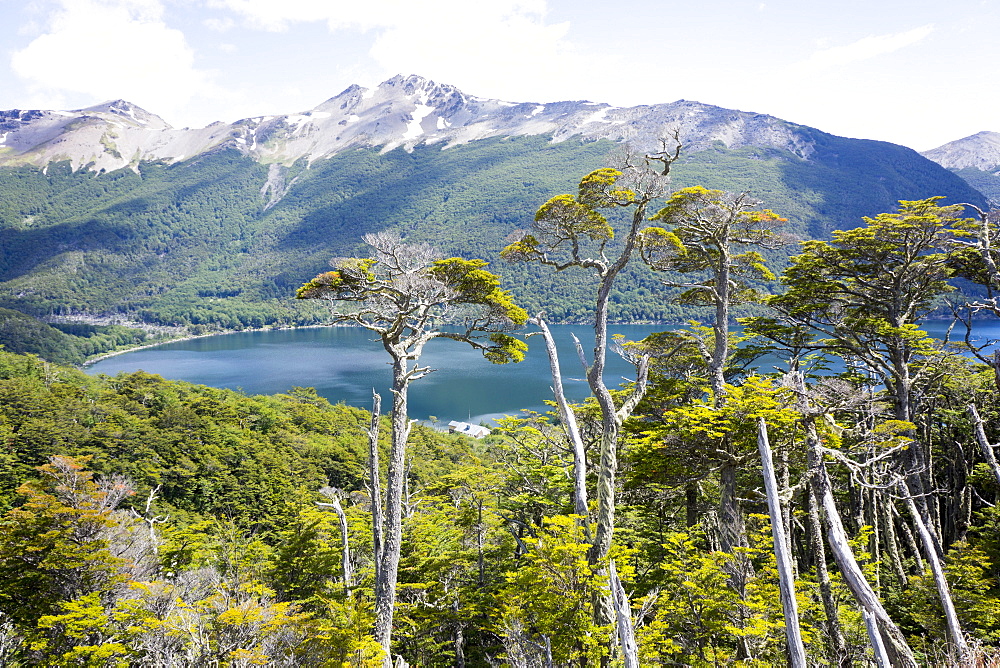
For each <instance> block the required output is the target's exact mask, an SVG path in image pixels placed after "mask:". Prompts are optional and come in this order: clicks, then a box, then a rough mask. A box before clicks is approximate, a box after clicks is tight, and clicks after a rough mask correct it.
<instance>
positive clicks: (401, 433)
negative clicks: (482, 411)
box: [375, 355, 411, 668]
mask: <svg viewBox="0 0 1000 668" xmlns="http://www.w3.org/2000/svg"><path fill="white" fill-rule="evenodd" d="M407 371H408V370H407V368H406V359H405V357H403V356H402V355H399V356H394V359H393V381H392V449H391V450H390V453H389V466H388V474H387V476H386V503H385V534H384V543H383V546H382V559H381V567H380V569H379V574H378V579H377V580H376V581H375V640H376V641H377V642H378V643H379V644H380V645H381V646H382V650H383V651H384V652H385V660H384V665H385V666H386V668H388V667H389V666H391V665H392V617H393V613H394V611H395V606H396V580H397V577H398V574H399V555H400V548H401V547H402V535H403V527H402V521H403V486H404V482H405V481H404V478H405V476H406V441H407V439H408V438H409V436H410V426H411V423H410V420H409V417H408V416H407V414H406V405H407V391H408V389H409V378H408V375H407Z"/></svg>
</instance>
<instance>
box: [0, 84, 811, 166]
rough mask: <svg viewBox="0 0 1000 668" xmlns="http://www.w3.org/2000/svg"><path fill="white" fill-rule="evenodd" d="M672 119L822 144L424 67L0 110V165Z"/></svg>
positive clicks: (426, 140) (655, 132)
mask: <svg viewBox="0 0 1000 668" xmlns="http://www.w3.org/2000/svg"><path fill="white" fill-rule="evenodd" d="M665 128H679V129H680V131H681V134H682V136H683V137H684V139H685V142H686V143H687V144H688V145H689V147H690V148H689V150H698V149H700V148H705V147H707V146H709V145H711V143H712V142H713V141H721V142H723V143H724V144H725V145H726V146H727V147H728V148H731V149H738V148H743V147H746V146H768V147H771V148H775V149H778V150H784V151H788V152H790V153H791V154H793V155H797V156H798V157H800V158H808V157H809V156H810V155H811V154H812V153H813V152H814V151H815V146H814V143H815V142H814V141H813V140H811V139H810V138H808V137H805V136H803V134H802V133H801V132H800V131H798V129H797V126H793V125H791V124H787V123H784V122H783V121H780V120H779V119H776V118H773V117H771V116H765V115H763V114H750V113H745V112H740V111H733V110H730V109H722V108H719V107H713V106H710V105H705V104H700V103H698V102H688V101H685V100H680V101H678V102H673V103H671V104H658V105H651V106H639V107H628V108H620V107H612V106H610V105H607V104H601V103H595V102H586V101H577V102H554V103H545V104H540V103H534V102H525V103H512V102H503V101H501V100H490V99H485V98H479V97H474V96H469V95H466V94H465V93H463V92H462V91H460V90H458V89H457V88H455V87H454V86H449V85H446V84H439V83H435V82H433V81H428V80H426V79H423V78H421V77H418V76H408V77H402V76H396V77H393V78H392V79H389V80H388V81H386V82H384V83H382V84H381V85H380V86H378V87H377V88H373V89H366V88H362V87H360V86H351V87H349V88H348V89H347V90H345V91H344V92H342V93H340V94H339V95H337V96H336V97H333V98H330V99H329V100H327V101H326V102H324V103H322V104H320V105H319V106H317V107H316V108H315V109H311V110H309V111H305V112H302V113H298V114H291V115H285V116H262V117H257V118H247V119H243V120H240V121H237V122H235V123H230V124H225V123H213V124H212V125H209V126H208V127H205V128H201V129H197V130H191V129H188V128H184V129H176V128H172V127H170V126H169V125H168V124H167V123H165V122H164V121H163V120H162V119H161V118H159V117H158V116H155V115H153V114H150V113H149V112H147V111H145V110H143V109H141V108H139V107H136V106H135V105H133V104H130V103H128V102H125V101H123V100H117V101H115V102H108V103H105V104H103V105H98V106H96V107H89V108H87V109H79V110H76V111H19V110H13V111H7V112H0V131H2V132H3V134H2V135H0V146H2V147H3V149H2V152H0V165H3V166H13V165H24V164H29V165H35V166H36V167H43V166H45V165H46V164H48V163H50V162H54V161H59V160H68V161H69V163H70V165H71V167H72V169H74V170H76V169H80V168H84V169H90V170H105V171H112V170H114V169H118V168H121V167H131V168H133V169H136V168H137V165H138V164H139V163H141V162H143V161H151V160H163V161H166V162H168V163H173V162H178V161H181V160H184V159H187V158H191V157H193V156H195V155H200V154H203V153H205V152H207V151H210V150H217V149H220V148H232V149H234V150H236V151H238V152H240V153H242V154H243V155H247V156H250V157H252V158H253V159H254V160H256V161H258V162H262V163H265V164H270V163H280V164H284V165H291V164H294V163H295V162H296V161H297V160H300V159H302V158H305V159H306V160H307V161H309V162H314V161H316V160H320V159H323V158H329V157H332V156H333V155H336V154H337V153H339V152H341V151H344V150H347V149H351V148H358V147H376V146H377V147H380V148H381V149H382V150H383V151H389V150H392V149H393V148H396V147H399V146H402V147H404V148H406V149H408V150H410V149H412V148H413V147H414V146H416V145H418V144H427V145H432V144H440V145H442V146H444V147H451V146H455V145H458V144H465V143H468V142H471V141H476V140H482V139H487V138H491V137H511V136H524V135H545V136H550V137H552V139H553V141H557V142H558V141H566V140H569V139H577V140H581V141H593V140H598V139H608V140H611V141H614V142H622V141H635V142H639V143H640V144H642V146H641V148H645V147H646V145H648V144H649V143H650V142H651V141H654V142H655V140H656V138H657V137H659V136H660V135H661V134H662V133H663V132H664V129H665Z"/></svg>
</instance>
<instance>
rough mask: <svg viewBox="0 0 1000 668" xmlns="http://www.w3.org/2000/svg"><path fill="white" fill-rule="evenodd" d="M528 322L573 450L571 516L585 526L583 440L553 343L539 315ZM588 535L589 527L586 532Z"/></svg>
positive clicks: (585, 488)
mask: <svg viewBox="0 0 1000 668" xmlns="http://www.w3.org/2000/svg"><path fill="white" fill-rule="evenodd" d="M532 322H533V323H534V324H536V325H538V328H539V329H541V330H542V339H543V340H544V341H545V352H546V353H548V356H549V369H550V371H551V372H552V393H553V395H554V396H555V400H556V406H557V407H558V409H559V419H560V420H561V421H562V426H563V430H564V431H565V432H566V437H567V438H568V439H569V442H570V444H571V445H572V446H573V512H575V513H576V514H577V515H580V516H581V517H583V518H584V526H585V527H586V526H587V525H588V522H587V518H588V517H589V512H590V511H589V509H588V507H587V451H586V449H585V448H584V445H583V438H582V437H581V436H580V428H579V427H578V426H577V423H576V414H575V413H574V412H573V409H572V408H571V407H570V405H569V402H568V401H567V400H566V395H565V393H564V392H563V384H562V371H561V370H560V369H559V354H558V352H557V351H556V343H555V341H554V340H553V338H552V332H550V331H549V326H548V325H547V324H546V322H545V320H544V318H542V316H541V315H537V316H535V317H534V318H533V319H532ZM587 531H588V532H589V531H590V529H589V527H588V528H587Z"/></svg>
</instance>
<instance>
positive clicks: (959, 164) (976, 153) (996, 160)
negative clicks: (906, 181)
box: [922, 131, 1000, 172]
mask: <svg viewBox="0 0 1000 668" xmlns="http://www.w3.org/2000/svg"><path fill="white" fill-rule="evenodd" d="M922 155H923V156H924V157H925V158H929V159H931V160H933V161H934V162H936V163H938V164H939V165H941V166H942V167H947V168H948V169H965V168H967V167H973V168H975V169H979V170H982V171H984V172H991V171H997V170H998V169H1000V132H989V131H984V132H977V133H976V134H974V135H972V136H969V137H964V138H962V139H957V140H955V141H952V142H948V143H947V144H944V145H943V146H939V147H937V148H934V149H931V150H930V151H924V152H923V154H922Z"/></svg>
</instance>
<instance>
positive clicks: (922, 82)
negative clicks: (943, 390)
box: [0, 0, 1000, 150]
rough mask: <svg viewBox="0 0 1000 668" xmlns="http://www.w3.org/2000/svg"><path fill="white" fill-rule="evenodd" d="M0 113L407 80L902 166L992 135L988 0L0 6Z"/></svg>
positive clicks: (175, 107) (175, 120)
mask: <svg viewBox="0 0 1000 668" xmlns="http://www.w3.org/2000/svg"><path fill="white" fill-rule="evenodd" d="M0 19H2V20H0V109H14V108H20V109H25V108H43V109H73V108H79V107H84V106H88V105H91V104H96V103H98V102H101V101H104V100H108V99H114V98H124V99H126V100H129V101H131V102H134V103H135V104H138V105H140V106H142V107H144V108H145V109H147V110H148V111H151V112H153V113H156V114H158V115H160V116H162V117H163V118H164V119H165V120H166V121H167V122H169V123H171V124H173V125H175V126H178V127H183V126H189V127H201V126H204V125H207V124H208V123H210V122H212V121H216V120H223V121H233V120H237V119H239V118H246V117H251V116H259V115H264V114H276V113H293V112H297V111H304V110H307V109H311V108H313V107H315V106H316V105H318V104H320V103H321V102H323V101H324V100H326V99H328V98H330V97H332V96H334V95H336V94H337V93H339V92H340V91H342V90H343V89H344V88H346V87H347V86H349V85H350V84H352V83H358V84H361V85H363V86H373V85H376V84H378V83H379V82H380V81H383V80H385V79H388V78H389V77H391V76H393V75H395V74H419V75H422V76H425V77H428V78H431V79H434V80H435V81H440V82H444V83H450V84H454V85H456V86H458V87H459V88H461V89H462V90H463V91H465V92H466V93H468V94H471V95H477V96H480V97H490V98H499V99H503V100H509V101H514V102H552V101H557V100H566V99H574V100H577V99H587V100H592V101H595V102H608V103H611V104H614V105H622V106H624V105H635V104H654V103H659V102H672V101H674V100H678V99H688V100H697V101H699V102H704V103H708V104H715V105H719V106H722V107H730V108H735V109H741V110H744V111H755V112H761V113H766V114H771V115H774V116H778V117H779V118H784V119H786V120H788V121H792V122H796V123H802V124H805V125H811V126H813V127H816V128H819V129H821V130H824V131H827V132H832V133H834V134H839V135H844V136H849V137H860V138H866V139H882V140H886V141H892V142H896V143H900V144H904V145H906V146H910V147H912V148H915V149H917V150H925V149H929V148H933V147H935V146H938V145H940V144H943V143H945V142H947V141H951V140H954V139H959V138H961V137H965V136H968V135H970V134H974V133H976V132H979V131H981V130H994V131H1000V88H998V86H997V85H996V83H997V81H996V80H997V74H996V71H997V63H998V62H1000V44H998V40H996V38H995V34H996V33H997V31H998V29H1000V0H952V1H951V2H941V1H940V0H937V1H935V2H925V1H922V0H921V1H909V2H902V1H899V2H896V1H881V0H842V1H840V2H837V3H828V2H815V3H813V2H805V1H804V0H764V1H763V2H762V1H760V0H756V1H747V2H744V1H741V0H703V1H702V2H691V1H678V0H615V2H607V1H604V2H596V1H593V0H489V1H485V0H479V1H476V0H360V1H355V2H341V1H340V0H0Z"/></svg>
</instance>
